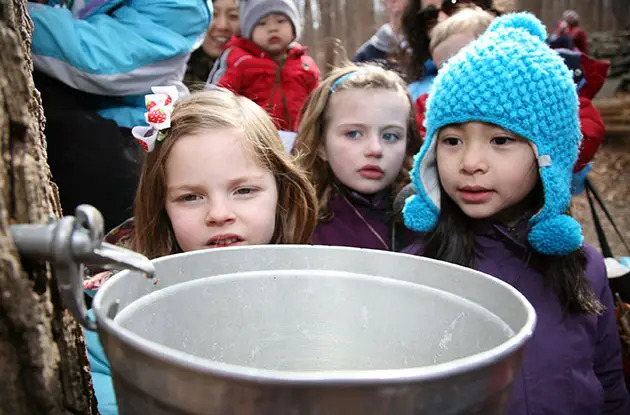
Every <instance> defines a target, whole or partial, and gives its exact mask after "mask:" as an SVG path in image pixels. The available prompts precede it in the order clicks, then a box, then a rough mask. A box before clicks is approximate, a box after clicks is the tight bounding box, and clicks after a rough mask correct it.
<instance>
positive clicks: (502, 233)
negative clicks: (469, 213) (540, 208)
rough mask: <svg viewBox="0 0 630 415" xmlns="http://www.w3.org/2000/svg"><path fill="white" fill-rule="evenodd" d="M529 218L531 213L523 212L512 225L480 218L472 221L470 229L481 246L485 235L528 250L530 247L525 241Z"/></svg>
mask: <svg viewBox="0 0 630 415" xmlns="http://www.w3.org/2000/svg"><path fill="white" fill-rule="evenodd" d="M530 218H531V214H525V215H523V216H522V217H521V218H520V219H519V220H518V221H517V222H516V223H515V224H514V225H512V226H508V225H505V224H503V223H500V222H497V221H496V220H493V219H481V220H476V221H474V222H473V225H472V229H473V232H474V233H475V236H477V237H478V238H477V240H478V241H479V243H480V244H481V245H482V246H483V245H485V244H484V243H483V241H482V240H483V239H484V237H486V238H490V239H492V240H498V241H501V242H504V243H506V244H507V245H508V247H510V248H513V249H516V250H518V251H529V250H531V247H530V245H529V242H528V241H527V235H528V234H529V229H530V226H529V219H530ZM479 237H481V238H479Z"/></svg>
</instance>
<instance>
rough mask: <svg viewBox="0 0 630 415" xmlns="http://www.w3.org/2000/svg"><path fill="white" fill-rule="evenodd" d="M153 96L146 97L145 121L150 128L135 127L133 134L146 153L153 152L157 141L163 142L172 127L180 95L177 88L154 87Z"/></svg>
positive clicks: (152, 89)
mask: <svg viewBox="0 0 630 415" xmlns="http://www.w3.org/2000/svg"><path fill="white" fill-rule="evenodd" d="M151 91H153V94H149V95H145V96H144V103H145V105H146V107H147V112H145V113H144V119H145V121H146V122H147V124H149V126H138V127H133V128H132V130H131V134H132V135H133V136H134V137H135V138H136V140H138V142H139V143H140V145H141V146H142V148H144V149H145V151H148V152H151V151H153V149H154V148H155V142H156V141H163V140H164V138H166V133H167V132H168V129H169V128H170V127H171V112H172V111H173V104H174V103H175V101H177V98H178V97H179V93H178V92H177V88H176V87H175V86H154V87H152V88H151Z"/></svg>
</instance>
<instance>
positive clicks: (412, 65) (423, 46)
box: [399, 0, 502, 82]
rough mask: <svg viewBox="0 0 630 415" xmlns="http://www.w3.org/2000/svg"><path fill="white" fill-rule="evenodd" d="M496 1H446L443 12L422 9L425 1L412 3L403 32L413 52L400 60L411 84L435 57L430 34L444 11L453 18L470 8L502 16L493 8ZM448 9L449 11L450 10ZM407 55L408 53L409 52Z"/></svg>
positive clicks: (434, 8)
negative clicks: (431, 49)
mask: <svg viewBox="0 0 630 415" xmlns="http://www.w3.org/2000/svg"><path fill="white" fill-rule="evenodd" d="M493 3H494V1H493V0H470V1H461V2H459V1H452V0H445V1H443V2H442V6H441V9H440V8H437V7H435V6H434V5H430V6H427V7H425V8H423V7H422V0H410V1H409V2H408V3H407V6H406V7H405V10H404V11H403V15H402V18H401V23H402V29H403V33H404V35H405V39H406V41H407V46H408V49H410V52H409V53H400V54H399V55H400V58H399V59H400V60H403V62H402V64H403V66H404V67H405V71H406V80H407V82H414V81H417V80H419V79H422V78H423V77H424V63H425V62H426V60H427V59H429V58H430V57H431V53H430V52H429V43H430V41H431V38H430V37H429V32H430V31H431V29H433V27H434V26H435V25H436V24H437V22H438V15H439V14H440V10H442V11H444V12H445V13H446V14H448V15H449V16H450V15H453V14H454V13H456V12H457V10H461V9H463V8H468V7H475V6H476V7H480V8H481V9H483V10H486V11H488V12H490V13H492V14H494V15H495V16H500V15H501V14H502V13H501V12H500V11H499V10H497V9H495V8H494V7H493ZM447 6H448V8H447ZM405 52H407V51H405Z"/></svg>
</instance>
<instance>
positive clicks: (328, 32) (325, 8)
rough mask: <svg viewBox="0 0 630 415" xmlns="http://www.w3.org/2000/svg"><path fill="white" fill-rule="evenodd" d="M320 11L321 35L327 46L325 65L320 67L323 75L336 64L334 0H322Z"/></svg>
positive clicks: (325, 46)
mask: <svg viewBox="0 0 630 415" xmlns="http://www.w3.org/2000/svg"><path fill="white" fill-rule="evenodd" d="M319 13H320V23H321V31H320V36H321V38H323V43H324V48H325V52H324V62H325V67H324V68H320V69H321V70H322V75H324V76H325V75H326V74H327V73H328V71H329V70H330V68H331V67H332V66H333V65H334V64H335V42H334V36H333V19H334V7H333V4H332V0H320V1H319ZM320 44H321V43H320Z"/></svg>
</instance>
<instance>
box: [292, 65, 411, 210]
mask: <svg viewBox="0 0 630 415" xmlns="http://www.w3.org/2000/svg"><path fill="white" fill-rule="evenodd" d="M353 72H356V74H353V75H351V76H348V77H346V78H345V79H341V78H343V77H344V76H346V75H349V74H351V73H353ZM340 79H341V81H339V80H340ZM338 81H339V82H338ZM355 88H361V89H365V88H368V89H377V88H378V89H381V88H382V89H389V90H394V91H397V92H400V93H401V94H403V95H404V96H405V97H407V100H408V101H409V114H408V116H407V149H406V155H405V159H404V161H403V167H402V169H401V171H400V173H399V174H398V177H397V178H396V180H395V181H394V185H393V190H392V193H393V195H395V194H397V193H398V192H399V191H400V190H401V189H402V188H403V187H404V186H405V185H406V184H407V183H409V181H410V179H409V170H410V169H411V167H412V163H413V155H414V154H415V153H416V152H417V151H418V149H419V147H420V144H421V142H420V136H419V134H418V130H417V126H416V121H415V112H414V106H413V104H412V101H411V97H410V96H409V92H408V91H407V85H406V84H405V82H404V81H403V80H402V79H401V78H400V76H398V75H397V74H396V73H395V72H392V71H389V70H386V69H383V68H381V67H379V66H375V65H355V64H349V63H346V64H345V65H344V66H342V67H339V68H336V69H334V70H332V71H331V72H330V74H329V75H328V77H327V78H326V79H325V80H324V81H322V83H321V84H320V85H319V87H317V88H316V89H315V90H314V91H313V92H312V93H311V95H310V96H309V99H308V101H307V102H306V105H305V106H304V109H303V114H302V117H301V121H300V127H299V131H298V136H297V138H296V140H295V145H294V150H293V151H294V153H296V154H298V155H299V159H300V164H301V166H302V167H303V169H304V171H306V172H308V174H309V175H310V179H311V182H312V183H313V184H314V185H315V190H316V192H317V200H318V206H319V220H323V221H326V220H330V219H332V217H333V213H332V211H331V209H330V208H329V206H328V203H329V201H330V199H331V198H332V197H333V196H334V195H333V192H334V183H335V176H334V174H333V172H332V170H331V168H330V165H329V164H328V162H326V161H324V160H322V159H321V158H320V157H319V156H318V149H319V148H320V146H322V145H323V143H324V136H325V133H326V127H327V122H328V114H327V109H328V102H329V101H330V97H331V95H332V94H331V90H332V89H334V91H335V92H336V91H342V90H344V89H355Z"/></svg>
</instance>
